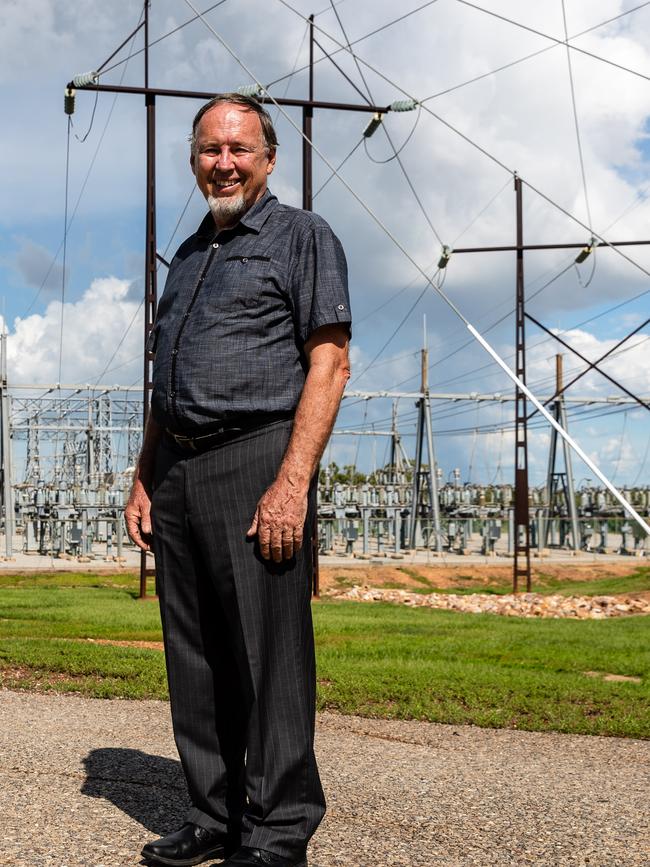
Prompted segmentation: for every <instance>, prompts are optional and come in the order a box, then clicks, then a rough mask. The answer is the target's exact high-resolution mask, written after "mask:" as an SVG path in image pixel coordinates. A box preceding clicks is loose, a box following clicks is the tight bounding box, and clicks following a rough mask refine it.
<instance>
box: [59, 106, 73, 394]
mask: <svg viewBox="0 0 650 867" xmlns="http://www.w3.org/2000/svg"><path fill="white" fill-rule="evenodd" d="M71 129H72V118H71V117H70V115H68V123H67V136H66V147H65V208H64V217H63V268H62V271H61V329H60V334H59V378H58V381H59V382H61V362H62V360H63V314H64V311H65V265H66V253H67V250H68V192H69V189H70V130H71Z"/></svg>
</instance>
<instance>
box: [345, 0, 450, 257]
mask: <svg viewBox="0 0 650 867" xmlns="http://www.w3.org/2000/svg"><path fill="white" fill-rule="evenodd" d="M330 3H332V0H330ZM332 9H333V10H334V14H335V16H336V20H337V21H338V23H339V27H340V28H341V33H342V34H343V38H344V39H345V43H346V47H347V50H348V51H349V53H350V54H351V55H352V59H353V60H354V64H355V66H356V67H357V71H358V73H359V77H360V78H361V81H362V82H363V85H364V87H365V88H366V90H367V92H368V96H369V97H370V99H371V100H372V101H373V102H374V97H373V95H372V91H371V89H370V85H369V84H368V82H367V81H366V77H365V75H364V74H363V70H362V69H361V65H360V64H359V61H358V59H357V56H356V55H355V53H354V52H353V51H352V46H351V44H350V40H349V39H348V34H347V33H346V31H345V27H344V26H343V21H342V20H341V16H340V15H339V13H338V10H337V9H336V7H335V6H334V4H333V3H332ZM346 77H347V76H346ZM357 90H359V89H358V88H357ZM359 93H361V91H359ZM361 95H362V96H363V94H361ZM364 99H365V97H364ZM420 112H421V108H420V107H418V114H417V117H416V120H415V124H414V126H413V129H412V130H411V133H410V135H409V136H408V138H407V139H406V141H405V142H404V144H403V145H402V147H401V148H400V150H397V148H396V147H395V145H394V144H393V140H392V138H391V137H390V133H389V132H388V130H387V129H386V127H385V126H384V125H383V124H382V130H383V132H384V134H385V136H386V138H387V139H388V144H389V145H390V148H391V150H392V151H393V156H392V157H391V159H396V160H397V164H398V165H399V167H400V170H401V172H402V174H403V176H404V180H405V181H406V183H407V184H408V186H409V189H410V190H411V192H412V193H413V197H414V199H415V201H416V202H417V204H418V207H419V208H420V211H421V212H422V215H423V216H424V219H425V220H426V221H427V223H428V225H429V228H430V229H431V231H432V232H433V234H434V236H435V238H436V240H437V241H438V243H439V244H441V245H442V243H443V241H442V238H441V237H440V235H439V234H438V232H437V230H436V227H435V226H434V225H433V222H432V221H431V218H430V217H429V214H428V213H427V210H426V208H425V207H424V204H423V203H422V199H421V198H420V196H419V195H418V192H417V190H416V189H415V185H414V184H413V181H412V180H411V178H410V177H409V174H408V172H407V171H406V168H405V166H404V163H403V162H402V160H401V159H400V156H399V154H400V151H401V150H402V149H403V148H404V147H405V146H406V144H407V143H408V141H409V139H410V138H411V136H412V135H413V133H414V132H415V129H416V127H417V125H418V121H419V119H420ZM363 146H364V149H365V151H366V154H368V146H367V142H366V141H365V138H364V143H363ZM368 156H370V155H369V154H368ZM386 162H388V160H386Z"/></svg>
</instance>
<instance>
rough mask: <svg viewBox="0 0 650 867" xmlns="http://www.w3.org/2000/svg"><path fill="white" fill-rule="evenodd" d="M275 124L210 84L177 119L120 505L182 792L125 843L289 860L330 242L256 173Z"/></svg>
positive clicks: (267, 158) (303, 841)
mask: <svg viewBox="0 0 650 867" xmlns="http://www.w3.org/2000/svg"><path fill="white" fill-rule="evenodd" d="M276 148H277V139H276V135H275V131H274V129H273V124H272V122H271V119H270V117H269V115H268V113H267V112H266V111H265V110H264V109H263V107H262V106H261V105H260V104H259V103H258V102H257V101H256V100H253V99H249V98H248V97H243V96H239V95H238V94H222V95H219V96H217V97H215V98H214V99H213V100H211V101H210V102H209V103H207V104H206V105H204V106H203V107H202V108H201V109H200V111H199V112H198V114H197V115H196V117H195V119H194V123H193V128H192V137H191V156H190V164H191V167H192V171H193V172H194V175H195V177H196V182H197V185H198V187H199V189H200V190H201V192H202V193H203V195H204V196H205V198H206V200H207V203H208V205H209V208H210V212H209V214H208V215H207V216H206V217H205V219H204V220H203V222H202V223H201V225H200V226H199V228H198V230H197V232H196V233H195V234H194V235H192V236H191V237H190V238H188V239H187V240H186V241H185V242H184V243H183V244H182V245H181V247H180V248H179V250H178V251H177V253H176V255H175V256H174V259H173V261H172V263H171V267H170V269H169V276H168V278H167V284H166V286H165V291H164V294H163V296H162V298H161V301H160V304H159V308H158V314H157V317H156V322H155V324H154V328H153V331H152V333H151V337H150V342H149V349H150V351H151V352H154V353H155V362H154V371H153V395H152V404H151V418H150V420H149V422H148V425H147V430H146V432H145V439H144V445H143V449H142V454H141V456H140V459H139V462H138V467H137V469H136V473H135V478H134V484H133V490H132V492H131V497H130V500H129V503H128V506H127V509H126V519H127V525H128V528H129V533H130V535H131V538H132V539H133V540H134V542H135V543H136V544H138V545H139V546H140V547H141V548H143V549H145V550H147V549H148V548H149V547H150V546H151V547H153V550H154V553H155V559H156V575H157V586H158V593H159V596H160V610H161V617H162V624H163V635H164V639H165V654H166V663H167V674H168V679H169V692H170V699H171V711H172V721H173V726H174V735H175V738H176V743H177V746H178V751H179V755H180V758H181V762H182V765H183V770H184V772H185V776H186V780H187V786H188V791H189V796H190V800H191V804H192V807H191V810H190V812H189V814H188V816H187V821H186V823H185V824H184V825H183V826H182V828H180V829H179V830H177V831H175V832H173V833H171V834H170V835H169V836H167V837H163V838H162V839H160V840H157V841H155V842H152V843H148V844H147V845H146V846H145V847H144V849H143V850H142V855H143V856H144V857H145V858H146V859H148V860H150V861H152V862H155V863H160V864H168V865H193V864H199V863H201V862H202V861H204V860H208V859H211V860H214V859H215V858H219V857H225V858H226V859H227V860H226V861H225V862H224V865H225V867H245V865H269V864H270V865H277V867H306V864H307V856H306V848H307V843H308V841H309V839H310V837H311V835H312V834H313V833H314V831H315V830H316V828H317V827H318V824H319V823H320V821H321V819H322V817H323V814H324V812H325V800H324V796H323V790H322V787H321V783H320V779H319V775H318V769H317V766H316V760H315V756H314V748H313V747H314V715H315V663H314V642H313V630H312V623H311V610H310V595H311V593H310V589H311V571H312V559H311V549H310V545H309V544H304V545H303V539H307V540H308V539H309V538H310V536H311V532H312V528H313V525H314V521H315V509H316V488H315V485H316V478H315V474H316V469H317V467H318V462H319V460H320V457H321V455H322V453H323V449H324V448H325V444H326V442H327V440H328V438H329V435H330V433H331V430H332V426H333V424H334V420H335V418H336V413H337V411H338V407H339V403H340V400H341V396H342V393H343V389H344V387H345V383H346V381H347V379H348V377H349V364H348V339H349V333H350V307H349V299H348V290H347V272H346V263H345V256H344V254H343V250H342V248H341V244H340V242H339V241H338V239H337V238H336V236H335V235H334V234H333V232H332V230H331V229H330V228H329V226H328V225H327V223H325V221H324V220H322V219H321V218H320V217H318V216H316V215H314V214H311V213H308V212H305V211H301V210H298V209H296V208H291V207H288V206H286V205H282V204H280V203H279V202H278V200H277V199H276V198H275V196H273V195H272V194H271V193H270V191H269V190H268V189H267V178H268V176H269V175H270V174H271V172H272V171H273V168H274V166H275V158H276Z"/></svg>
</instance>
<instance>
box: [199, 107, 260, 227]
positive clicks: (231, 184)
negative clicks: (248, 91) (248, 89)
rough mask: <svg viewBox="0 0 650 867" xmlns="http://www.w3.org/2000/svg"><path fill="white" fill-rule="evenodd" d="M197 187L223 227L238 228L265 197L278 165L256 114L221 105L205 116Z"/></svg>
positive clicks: (242, 108)
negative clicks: (267, 186)
mask: <svg viewBox="0 0 650 867" xmlns="http://www.w3.org/2000/svg"><path fill="white" fill-rule="evenodd" d="M190 165H191V166H192V171H193V172H194V175H195V177H196V183H197V185H198V187H199V189H200V190H201V192H202V193H203V195H204V196H205V198H206V199H207V201H208V204H209V205H210V210H211V211H212V215H213V216H214V219H215V223H216V224H217V226H218V227H219V228H224V227H226V226H231V225H234V224H235V223H236V222H237V221H238V220H239V219H240V217H242V216H243V215H244V214H245V213H246V211H247V210H248V209H249V208H250V207H251V206H252V205H254V204H255V202H256V201H257V200H258V199H259V198H260V197H261V196H262V195H264V192H265V190H266V178H267V175H270V174H271V172H272V171H273V167H274V166H275V151H271V152H270V153H269V152H267V149H266V147H265V145H264V141H263V138H262V127H261V124H260V119H259V117H258V116H257V114H255V112H254V111H249V110H247V109H246V108H244V107H243V106H240V105H235V104H232V103H221V104H219V105H216V106H215V107H214V108H211V109H210V110H209V111H208V112H206V113H205V114H204V115H203V117H202V118H201V120H200V121H199V125H198V127H197V130H196V146H195V149H194V151H193V153H192V155H191V157H190Z"/></svg>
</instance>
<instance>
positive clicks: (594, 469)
mask: <svg viewBox="0 0 650 867" xmlns="http://www.w3.org/2000/svg"><path fill="white" fill-rule="evenodd" d="M466 325H467V328H468V330H469V332H470V334H471V335H472V336H473V337H475V338H476V340H478V342H479V343H480V344H481V346H482V347H483V349H485V351H486V352H488V353H489V354H490V355H491V356H492V358H493V359H494V360H495V361H496V363H497V364H498V365H499V367H500V368H501V369H502V370H503V371H504V372H505V373H507V374H508V376H509V377H510V379H511V380H512V381H513V382H514V383H515V384H516V386H517V388H519V389H521V391H523V393H524V394H525V395H526V397H527V398H528V399H529V400H530V402H531V403H532V404H533V405H534V406H535V408H536V409H537V410H539V412H541V413H542V415H543V416H544V418H545V419H546V420H547V421H548V422H549V423H550V424H552V425H553V427H554V428H555V430H556V431H557V432H558V433H559V434H560V436H561V437H562V439H563V440H565V441H566V442H567V443H568V444H569V445H570V446H571V448H572V449H573V450H574V452H575V453H576V454H577V455H578V457H579V458H580V459H581V460H583V461H584V462H585V463H586V464H587V466H588V467H589V469H590V470H591V471H592V473H595V474H596V475H597V476H598V478H599V479H600V480H601V482H602V483H603V484H604V485H605V487H606V488H607V489H608V490H609V491H610V492H611V493H612V494H613V495H614V496H615V497H616V499H617V500H618V501H619V503H620V504H621V505H622V506H623V508H624V509H625V511H626V512H627V513H628V514H629V515H630V517H631V518H634V520H635V521H636V522H637V524H638V525H639V526H640V527H641V528H642V529H643V530H644V531H645V532H646V533H647V534H648V536H650V525H648V524H647V523H646V522H645V521H644V520H643V518H642V517H641V515H639V513H638V512H637V511H636V510H635V509H634V508H633V507H632V506H631V505H630V503H628V501H627V500H626V499H625V497H624V496H623V494H621V493H620V491H618V490H617V488H615V487H614V485H613V484H612V483H611V482H610V481H609V479H608V478H607V477H606V476H605V474H604V473H602V472H601V471H600V470H599V469H598V467H597V466H596V464H595V463H594V462H593V461H592V460H591V458H589V457H588V456H587V455H586V454H585V453H584V452H583V450H582V449H581V448H580V446H579V445H578V443H577V442H576V441H575V440H574V439H573V437H571V436H570V434H568V433H567V432H566V431H565V430H564V428H563V427H562V425H561V424H559V423H558V422H557V421H556V420H555V419H554V418H553V416H552V415H551V414H550V412H549V411H548V410H547V409H546V407H545V406H544V404H542V403H540V401H539V400H537V398H536V397H535V395H534V394H533V393H532V391H531V390H530V389H529V388H528V387H527V386H526V385H524V383H523V382H522V381H521V380H520V379H519V377H518V376H517V375H516V374H515V373H513V371H512V370H510V368H509V367H508V365H507V364H506V363H505V361H503V360H502V358H501V357H500V355H498V353H497V352H496V351H495V350H494V349H492V347H491V346H490V344H489V343H488V342H487V340H486V339H485V338H484V337H482V336H481V335H480V334H479V333H478V331H477V330H476V328H474V326H473V325H472V323H471V322H466Z"/></svg>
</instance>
